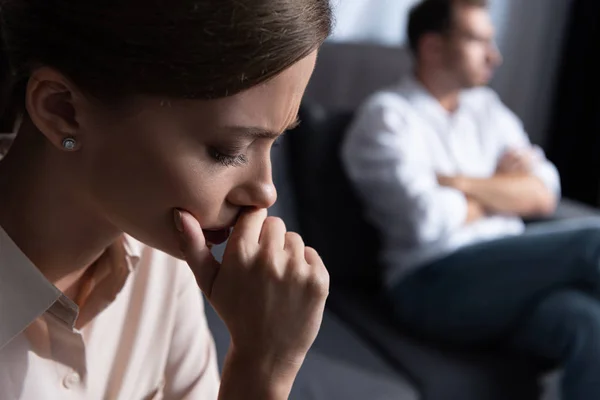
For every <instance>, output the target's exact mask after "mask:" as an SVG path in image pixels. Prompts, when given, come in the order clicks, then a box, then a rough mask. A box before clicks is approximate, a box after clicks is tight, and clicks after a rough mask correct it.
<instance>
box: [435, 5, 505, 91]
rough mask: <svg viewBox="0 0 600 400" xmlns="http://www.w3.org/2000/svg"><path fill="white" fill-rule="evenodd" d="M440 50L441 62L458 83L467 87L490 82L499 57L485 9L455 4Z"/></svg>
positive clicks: (492, 29)
mask: <svg viewBox="0 0 600 400" xmlns="http://www.w3.org/2000/svg"><path fill="white" fill-rule="evenodd" d="M443 52H444V54H443V60H444V64H445V66H446V68H448V69H449V72H450V74H451V76H452V77H453V78H454V79H456V80H457V82H458V84H459V85H460V87H462V88H465V89H467V88H471V87H476V86H482V85H486V84H487V83H489V81H490V80H491V78H492V76H493V72H494V69H495V68H496V67H497V66H498V65H500V63H501V62H502V57H501V55H500V53H499V51H498V49H497V47H496V44H495V31H494V26H493V24H492V21H491V18H490V14H489V12H488V10H487V9H485V8H483V7H473V6H458V7H456V10H455V16H454V27H453V28H452V29H451V31H450V32H449V33H448V35H447V37H446V46H444V51H443Z"/></svg>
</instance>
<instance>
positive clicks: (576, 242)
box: [389, 222, 600, 400]
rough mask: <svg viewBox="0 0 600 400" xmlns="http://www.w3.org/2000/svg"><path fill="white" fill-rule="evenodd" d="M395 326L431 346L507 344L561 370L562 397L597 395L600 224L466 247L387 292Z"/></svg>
mask: <svg viewBox="0 0 600 400" xmlns="http://www.w3.org/2000/svg"><path fill="white" fill-rule="evenodd" d="M389 296H390V298H391V300H392V303H393V305H394V309H395V312H396V315H397V316H398V318H399V319H400V321H401V322H402V324H403V325H405V326H408V327H409V328H411V329H412V330H414V331H415V332H417V333H419V334H420V335H423V336H425V337H428V338H430V339H433V340H443V341H446V342H452V343H455V344H461V345H481V344H486V343H492V342H494V341H499V340H502V341H503V342H504V343H508V345H509V346H511V347H513V348H515V349H517V350H519V351H524V352H527V353H530V354H533V355H538V356H540V357H543V358H545V359H549V360H554V361H556V362H557V363H558V364H560V365H561V366H562V367H563V368H564V378H563V384H562V391H563V399H564V400H592V399H593V400H597V399H599V398H600V223H598V222H595V223H593V224H589V223H588V224H587V225H574V224H569V225H564V224H562V225H552V224H548V225H546V226H545V227H544V228H537V229H535V230H532V231H531V232H527V233H525V234H524V235H521V236H516V237H510V238H506V239H500V240H495V241H490V242H485V243H480V244H477V245H473V246H470V247H467V248H464V249H461V250H459V251H457V252H455V253H453V254H452V255H450V256H447V257H445V258H443V259H441V260H438V261H436V262H433V263H432V264H430V265H427V266H425V267H422V268H420V269H418V270H417V271H415V272H414V273H412V274H411V275H409V276H408V277H406V278H405V279H403V280H402V281H401V282H399V283H398V284H397V285H396V286H395V287H394V288H393V289H391V291H390V293H389Z"/></svg>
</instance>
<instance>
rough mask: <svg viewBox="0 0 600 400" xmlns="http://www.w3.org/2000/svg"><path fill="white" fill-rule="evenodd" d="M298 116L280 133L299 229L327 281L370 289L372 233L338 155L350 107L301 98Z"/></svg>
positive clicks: (375, 282)
mask: <svg viewBox="0 0 600 400" xmlns="http://www.w3.org/2000/svg"><path fill="white" fill-rule="evenodd" d="M300 120H301V121H302V123H301V125H300V126H299V127H298V128H296V129H295V130H293V131H291V132H289V133H288V134H287V136H286V153H287V154H288V160H289V166H290V179H291V180H292V182H293V186H294V193H295V203H296V211H297V219H298V226H299V227H300V232H301V233H302V235H303V238H304V240H305V242H306V244H307V245H309V246H312V247H314V248H316V249H317V250H318V251H319V253H320V255H321V257H322V258H323V261H324V262H325V265H326V266H327V268H328V270H329V273H330V275H331V282H332V285H341V284H344V285H346V286H347V285H353V286H357V287H360V288H361V289H365V288H372V289H375V288H377V287H379V284H380V276H381V274H380V272H381V270H380V268H379V265H378V262H377V258H378V254H379V238H378V234H377V232H376V230H375V229H373V227H372V226H371V225H370V224H368V223H367V222H366V221H365V220H364V218H363V214H364V213H363V209H362V206H361V204H360V202H359V201H358V199H357V197H356V196H355V194H354V191H353V189H352V186H351V184H350V182H349V181H348V179H347V178H346V175H345V173H344V171H343V169H342V165H341V162H340V157H339V153H340V152H339V148H340V144H341V142H342V139H343V136H344V133H345V131H346V128H347V126H348V124H349V123H350V122H351V120H352V112H343V111H341V112H332V111H330V110H327V109H325V108H323V107H320V106H319V105H314V104H308V103H305V104H303V106H302V108H301V110H300ZM356 284H358V285H356Z"/></svg>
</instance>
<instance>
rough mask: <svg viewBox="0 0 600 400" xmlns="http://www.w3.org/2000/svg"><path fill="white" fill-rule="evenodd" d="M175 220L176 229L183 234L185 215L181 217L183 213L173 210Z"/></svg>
mask: <svg viewBox="0 0 600 400" xmlns="http://www.w3.org/2000/svg"><path fill="white" fill-rule="evenodd" d="M173 219H174V220H175V228H177V230H178V231H179V232H181V233H183V215H181V211H179V210H177V209H175V210H173Z"/></svg>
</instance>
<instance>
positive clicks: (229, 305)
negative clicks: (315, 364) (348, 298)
mask: <svg viewBox="0 0 600 400" xmlns="http://www.w3.org/2000/svg"><path fill="white" fill-rule="evenodd" d="M178 213H179V214H178ZM178 217H180V218H181V219H180V221H179V222H180V223H179V224H178V227H179V228H181V230H182V251H183V253H184V255H185V258H186V260H187V262H188V263H189V265H190V267H191V268H192V270H193V271H194V273H195V275H196V278H197V280H198V283H199V285H200V288H201V289H202V291H203V292H204V293H205V295H206V296H207V297H208V299H209V301H210V303H211V304H212V305H213V307H214V308H215V310H216V311H217V312H218V313H219V315H220V316H221V318H222V319H223V321H224V322H225V324H226V325H227V328H228V329H229V332H230V334H231V348H230V351H229V354H228V358H227V363H226V367H227V366H231V368H230V370H229V371H227V370H224V371H223V384H222V387H221V389H222V390H221V398H227V399H229V398H237V396H236V395H235V394H234V392H235V391H236V390H243V391H244V392H243V393H239V394H240V395H242V396H243V397H245V398H264V399H271V398H272V399H279V398H287V395H288V394H289V390H290V389H291V384H292V383H293V380H294V378H295V376H296V374H297V372H298V370H299V368H300V365H301V364H302V362H303V360H304V357H305V355H306V353H307V351H308V349H309V348H310V346H311V345H312V343H313V341H314V339H315V337H316V335H317V332H318V330H319V327H320V324H321V320H322V317H323V309H324V307H325V299H326V298H327V294H328V292H329V275H328V273H327V270H326V269H325V266H324V265H323V262H322V260H321V258H320V257H319V255H318V254H317V252H316V251H315V250H314V249H312V248H310V247H305V246H304V242H303V241H302V239H301V238H300V236H299V235H297V234H295V233H291V232H287V231H286V228H285V225H284V223H283V221H282V220H281V219H279V218H275V217H267V212H266V210H256V211H251V212H247V213H244V214H242V215H241V216H240V218H239V220H238V222H237V224H236V226H235V227H234V230H233V233H232V234H231V237H230V238H229V242H228V244H227V248H226V249H225V254H224V256H223V263H222V264H221V265H219V264H217V263H216V261H215V260H214V259H213V258H212V255H211V254H210V250H209V248H208V247H207V246H206V243H205V241H204V236H203V234H202V229H201V227H200V225H199V223H198V221H196V219H195V218H194V217H192V216H191V215H190V214H188V213H186V212H179V211H176V220H177V218H178ZM236 371H239V372H236ZM253 374H254V376H253V377H252V375H253ZM244 379H245V382H244V383H243V384H239V383H240V380H244ZM252 380H254V381H256V380H258V381H260V380H263V381H265V382H266V384H265V385H261V387H260V388H259V387H256V388H255V389H256V390H255V391H254V393H256V396H250V397H249V395H250V393H248V390H249V388H250V387H252V386H253V385H256V384H257V383H258V384H259V385H260V382H256V383H251V381H252ZM228 381H236V383H237V385H233V384H232V385H231V386H232V387H233V386H238V388H237V389H235V388H232V389H227V388H225V385H226V384H228ZM251 392H252V391H251ZM227 393H230V394H231V395H230V396H229V395H227Z"/></svg>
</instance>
